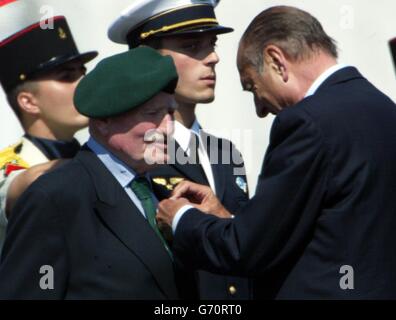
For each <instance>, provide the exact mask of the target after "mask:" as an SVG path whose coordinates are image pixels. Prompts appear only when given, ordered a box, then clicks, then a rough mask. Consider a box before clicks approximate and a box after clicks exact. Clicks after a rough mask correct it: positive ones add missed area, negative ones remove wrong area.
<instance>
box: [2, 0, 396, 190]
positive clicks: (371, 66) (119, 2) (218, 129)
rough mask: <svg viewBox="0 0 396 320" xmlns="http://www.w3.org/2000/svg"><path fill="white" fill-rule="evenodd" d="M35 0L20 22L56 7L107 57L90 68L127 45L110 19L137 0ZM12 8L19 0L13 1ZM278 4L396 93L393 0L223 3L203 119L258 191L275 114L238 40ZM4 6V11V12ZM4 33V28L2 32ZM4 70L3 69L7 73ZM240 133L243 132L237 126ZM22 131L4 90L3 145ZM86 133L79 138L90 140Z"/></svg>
mask: <svg viewBox="0 0 396 320" xmlns="http://www.w3.org/2000/svg"><path fill="white" fill-rule="evenodd" d="M18 1H22V2H24V3H29V5H30V7H29V10H24V12H23V14H20V15H19V17H18V19H21V20H23V19H25V20H26V17H29V16H30V17H32V15H37V16H38V17H42V16H43V15H44V14H45V13H40V8H42V6H43V5H49V6H51V7H52V8H53V10H54V14H62V15H65V16H66V17H67V18H68V21H69V25H70V27H71V29H72V32H73V34H74V37H75V40H76V42H77V44H78V47H79V49H80V51H81V52H83V51H88V50H92V49H96V50H98V51H99V53H100V56H99V58H97V59H96V60H94V62H92V63H90V64H89V65H88V67H89V69H91V68H92V67H93V66H94V65H95V64H96V63H97V62H98V61H99V60H100V59H101V58H104V57H106V56H108V55H111V54H113V53H118V52H121V51H124V50H125V49H126V47H125V46H122V45H116V44H113V43H112V42H110V41H109V40H108V39H107V36H106V31H107V27H108V26H109V24H110V22H111V21H112V20H113V19H114V18H115V17H117V15H118V14H119V13H120V12H121V11H122V9H124V8H125V7H126V6H128V5H130V4H131V3H133V0H111V1H107V0H18ZM11 5H12V4H11ZM273 5H292V6H297V7H299V8H301V9H304V10H307V11H309V12H310V13H311V14H313V15H314V16H315V17H317V18H318V19H319V21H320V22H321V23H322V24H323V26H324V28H325V30H326V31H327V33H328V34H329V35H330V36H331V37H333V38H334V39H336V40H337V42H338V45H339V49H340V59H339V61H340V62H341V63H345V64H349V65H354V66H356V67H358V68H359V69H360V71H361V72H362V73H363V74H364V75H365V76H366V77H367V78H368V79H369V80H370V81H371V82H373V83H374V84H375V85H376V86H377V87H378V88H380V89H381V90H382V91H383V92H385V93H386V94H387V95H389V96H390V97H392V98H393V99H395V98H396V79H395V72H394V68H393V64H392V60H391V56H390V52H389V48H388V40H389V39H391V38H393V37H396V19H395V12H396V2H395V1H393V0H376V1H372V0H349V1H348V0H321V1H317V0H298V1H297V0H289V1H268V0H222V1H221V3H220V5H219V6H218V8H217V9H216V10H217V17H218V19H219V21H220V23H221V24H223V25H226V26H231V27H233V28H234V29H235V32H234V33H232V34H227V35H222V36H220V37H219V42H218V54H219V56H220V58H221V62H220V64H219V65H218V67H217V74H218V86H217V97H216V101H215V102H214V103H212V104H210V105H202V106H199V107H198V108H197V109H198V116H199V120H200V122H201V124H202V126H203V127H204V128H207V129H210V131H211V132H213V133H218V134H220V135H222V136H226V137H231V138H232V139H233V140H234V142H235V143H236V145H237V147H238V148H239V149H240V150H241V151H242V153H243V155H244V158H245V162H246V167H247V173H248V180H249V185H250V188H251V190H254V188H255V185H256V181H257V175H258V173H259V171H260V168H261V162H262V159H263V156H264V152H265V150H266V148H267V145H268V139H269V131H270V127H271V124H272V120H273V118H272V117H268V118H265V119H258V118H257V117H256V115H255V109H254V104H253V99H252V97H251V95H250V94H248V93H244V92H242V90H241V87H240V83H239V77H238V73H237V69H236V65H235V60H236V51H237V47H238V42H239V39H240V37H241V35H242V33H243V32H244V30H245V29H246V27H247V26H248V24H249V23H250V21H251V20H252V19H253V18H254V17H255V16H256V15H257V14H258V13H260V12H261V11H262V10H264V9H266V8H268V7H270V6H273ZM2 11H3V12H2ZM4 12H5V10H3V8H1V9H0V30H4V28H7V27H10V26H9V24H8V23H5V21H6V20H8V19H6V18H7V17H5V16H4ZM0 33H1V31H0ZM0 72H1V70H0ZM232 130H237V131H232ZM395 130H396V124H395ZM21 134H22V130H21V128H20V126H19V124H18V122H17V120H16V118H15V117H14V115H13V114H12V112H11V111H10V109H9V107H8V105H7V103H6V100H5V98H4V95H3V93H2V92H1V93H0V148H2V147H5V146H7V145H9V144H11V143H13V142H15V141H16V140H17V139H18V137H19V136H20V135H21ZM86 137H87V134H86V132H81V133H80V134H79V135H78V138H79V139H80V140H81V141H82V142H84V140H85V139H86Z"/></svg>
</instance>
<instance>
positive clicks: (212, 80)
mask: <svg viewBox="0 0 396 320" xmlns="http://www.w3.org/2000/svg"><path fill="white" fill-rule="evenodd" d="M200 80H201V81H204V82H205V83H207V84H210V85H214V84H216V76H215V75H210V76H207V77H202V78H201V79H200Z"/></svg>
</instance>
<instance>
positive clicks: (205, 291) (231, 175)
mask: <svg viewBox="0 0 396 320" xmlns="http://www.w3.org/2000/svg"><path fill="white" fill-rule="evenodd" d="M201 137H202V140H203V141H205V144H206V145H207V150H206V151H207V154H208V157H209V159H210V162H211V169H212V173H213V178H214V182H215V186H216V194H217V197H218V198H219V199H220V201H221V202H222V204H223V205H224V206H225V207H226V208H227V209H228V210H229V211H230V212H233V213H234V214H236V215H237V214H238V210H239V208H240V207H241V206H243V205H244V204H245V203H246V202H247V201H248V199H249V197H248V187H247V182H246V181H247V180H246V175H245V168H244V162H243V158H242V155H241V154H240V152H239V151H238V150H237V149H236V148H235V146H234V145H233V144H232V143H231V142H230V141H228V140H226V139H219V138H217V137H215V136H213V135H209V134H207V133H205V132H204V131H201ZM175 147H176V151H177V150H178V151H177V152H180V147H179V145H178V144H177V143H176V144H175ZM177 152H173V151H170V150H168V153H169V154H170V155H171V160H170V163H171V164H170V165H163V166H159V167H158V168H156V169H155V170H153V171H151V172H150V176H151V177H152V181H153V188H154V192H155V194H156V196H157V197H158V198H159V199H166V198H168V197H169V196H170V194H171V191H172V190H173V188H174V186H175V185H177V184H178V183H179V182H180V181H182V180H183V179H186V180H190V181H193V182H196V183H199V184H203V185H209V183H208V180H207V178H206V176H205V173H204V171H203V169H202V167H201V165H200V164H197V163H188V162H187V163H185V162H183V163H180V161H178V159H175V158H173V157H172V156H173V155H175V154H177ZM185 156H186V157H187V155H185ZM195 277H196V281H197V284H198V287H197V290H198V292H199V298H200V299H216V300H227V299H250V298H251V283H250V280H249V279H247V278H240V277H231V276H224V275H215V274H211V273H209V272H206V271H199V272H198V273H195Z"/></svg>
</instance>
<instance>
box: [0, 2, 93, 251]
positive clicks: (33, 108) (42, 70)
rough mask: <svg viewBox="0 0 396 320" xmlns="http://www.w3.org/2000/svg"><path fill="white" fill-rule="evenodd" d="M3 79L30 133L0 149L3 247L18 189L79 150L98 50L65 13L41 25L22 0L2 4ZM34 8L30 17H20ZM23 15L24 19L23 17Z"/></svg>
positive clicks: (0, 45) (0, 58)
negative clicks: (74, 30)
mask: <svg viewBox="0 0 396 320" xmlns="http://www.w3.org/2000/svg"><path fill="white" fill-rule="evenodd" d="M0 5H1V6H0V16H3V15H4V18H3V17H1V18H0V19H1V20H2V21H5V20H6V21H7V22H8V23H7V25H3V26H2V29H1V30H0V35H1V38H0V70H1V73H0V82H1V86H2V88H3V89H4V91H5V93H6V96H7V100H8V102H9V105H10V106H11V108H12V110H13V111H14V112H15V114H16V116H17V118H18V120H19V121H20V123H21V125H22V128H23V129H24V131H25V135H24V136H23V137H22V139H21V140H20V141H19V142H17V143H16V144H14V145H12V146H10V147H8V148H6V149H4V150H2V151H0V170H1V171H0V250H1V247H2V243H3V240H4V236H5V228H6V225H7V219H8V216H9V214H10V212H11V208H12V206H13V204H14V202H15V201H16V199H17V198H18V197H19V195H20V194H21V193H22V192H23V191H24V190H25V189H26V188H27V187H28V186H29V185H30V184H31V183H32V182H33V181H34V180H35V179H36V178H37V177H38V176H40V175H41V174H43V173H45V172H47V171H49V170H52V169H53V168H54V167H56V166H57V165H59V164H60V162H61V160H59V159H65V158H71V157H73V156H74V155H75V154H76V152H77V151H78V150H79V147H80V145H79V143H78V141H77V140H76V139H74V138H73V136H74V134H75V133H76V132H77V131H78V130H80V129H82V128H84V127H86V126H87V124H88V119H87V118H86V117H84V116H82V115H81V114H79V113H78V112H77V111H76V110H75V107H74V105H73V94H74V90H75V87H76V85H77V83H78V82H79V80H80V79H81V77H82V76H83V75H84V74H85V67H84V64H85V63H86V62H88V61H90V60H92V59H93V58H94V57H96V55H97V52H87V53H83V54H81V53H80V52H79V51H78V49H77V47H76V44H75V42H74V40H73V36H72V34H71V31H70V29H69V26H68V24H67V21H66V18H65V17H63V16H57V17H53V18H52V19H51V20H52V21H47V22H50V23H48V26H50V25H52V24H53V27H51V28H42V22H40V21H39V17H34V13H33V12H31V10H28V8H27V7H26V3H25V2H22V1H5V2H3V3H2V4H0ZM21 12H22V13H23V12H29V14H30V15H29V16H28V17H26V19H18V18H20V17H17V16H18V15H20V14H21ZM20 20H21V21H20Z"/></svg>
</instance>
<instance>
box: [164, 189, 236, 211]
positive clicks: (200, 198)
mask: <svg viewBox="0 0 396 320" xmlns="http://www.w3.org/2000/svg"><path fill="white" fill-rule="evenodd" d="M180 198H187V199H188V200H189V201H190V204H191V205H192V206H194V207H196V208H197V209H199V210H200V211H202V212H205V213H208V214H212V215H215V216H217V217H219V218H231V217H232V215H231V214H230V213H229V212H228V211H227V209H226V208H224V207H223V205H222V204H221V202H220V201H219V199H217V197H216V195H215V194H214V193H213V191H212V189H210V187H207V186H203V185H199V184H196V183H193V182H190V181H182V182H180V183H179V184H178V185H177V187H176V188H175V190H174V191H173V193H172V197H171V199H180Z"/></svg>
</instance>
